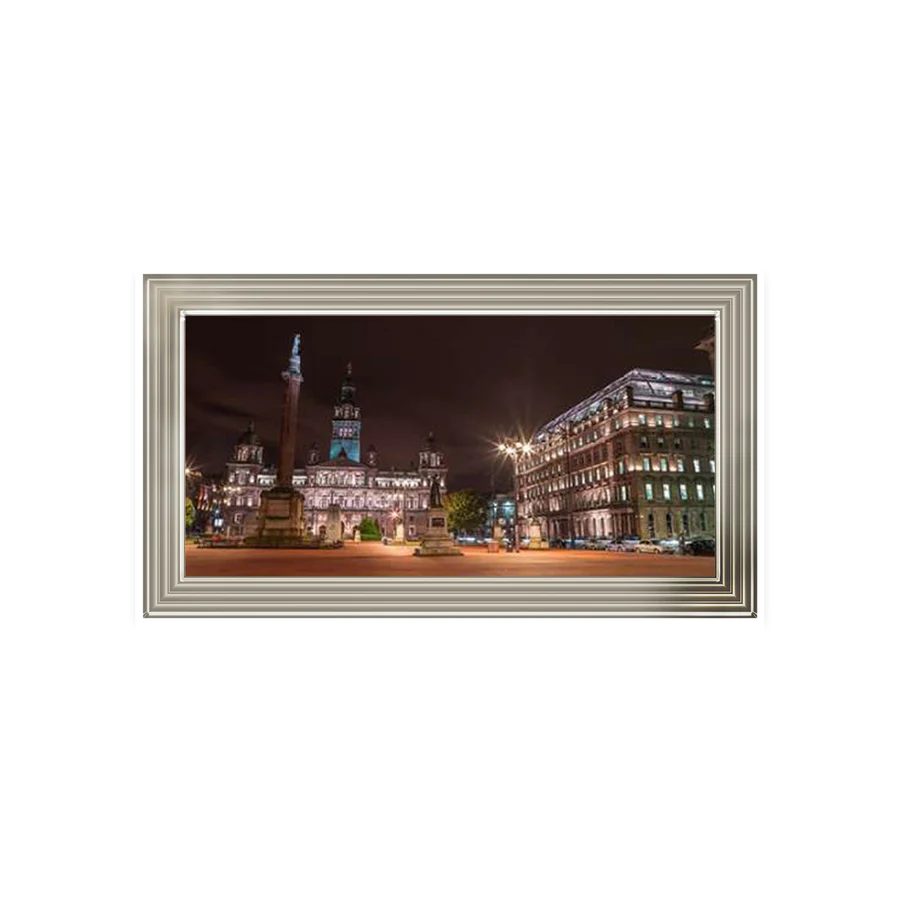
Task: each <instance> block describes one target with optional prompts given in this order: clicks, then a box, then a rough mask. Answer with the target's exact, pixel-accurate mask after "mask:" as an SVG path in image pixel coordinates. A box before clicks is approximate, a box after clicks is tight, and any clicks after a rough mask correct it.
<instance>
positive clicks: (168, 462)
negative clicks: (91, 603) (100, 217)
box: [143, 275, 757, 618]
mask: <svg viewBox="0 0 900 900" xmlns="http://www.w3.org/2000/svg"><path fill="white" fill-rule="evenodd" d="M756 295H757V278H756V276H755V275H650V276H648V275H542V276H537V275H525V276H516V275H473V276H468V275H433V276H425V275H414V276H390V275H361V276H320V275H285V276H276V275H241V276H235V275H145V276H144V278H143V325H144V333H143V352H144V358H143V373H144V382H143V404H144V410H143V528H144V535H143V593H144V597H143V602H144V607H143V614H144V616H145V617H151V618H153V617H179V616H180V617H183V616H269V617H271V616H338V617H339V616H645V617H646V616H686V617H689V616H718V617H727V616H738V617H755V616H756V614H757V597H756V595H757V573H756V566H757V562H756V548H757V535H756V529H757V501H756V491H757V470H756V466H757V447H756V418H757V417H756V301H757V296H756ZM438 313H440V314H445V315H446V314H465V315H472V314H491V315H542V314H547V315H549V314H552V315H576V314H577V315H586V314H588V315H594V314H595V315H599V316H602V315H608V314H616V315H623V314H632V315H661V314H665V315H673V314H676V315H678V314H681V315H688V314H692V315H697V314H701V315H711V316H714V318H715V329H716V359H715V383H716V404H715V415H716V435H717V439H716V476H715V477H716V497H717V501H716V534H717V556H716V574H715V577H707V578H649V577H648V578H643V577H641V578H616V577H599V578H582V577H559V578H499V577H497V578H465V577H448V578H416V577H403V578H383V577H382V578H378V577H372V578H361V577H356V578H340V577H331V578H323V577H318V578H278V577H266V578H245V577H235V578H199V577H191V578H186V577H185V574H184V516H183V514H182V511H183V504H184V488H185V484H184V480H185V453H184V410H185V405H184V400H185V385H184V363H185V327H184V326H185V320H186V318H187V317H188V316H194V315H236V314H240V315H297V316H302V315H323V314H329V315H333V314H339V315H379V314H382V315H388V314H391V315H398V314H402V315H433V314H438ZM574 399H577V398H573V400H574Z"/></svg>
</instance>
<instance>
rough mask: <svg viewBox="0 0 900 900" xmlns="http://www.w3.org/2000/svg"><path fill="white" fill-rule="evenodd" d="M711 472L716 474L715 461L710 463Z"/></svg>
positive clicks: (712, 460)
mask: <svg viewBox="0 0 900 900" xmlns="http://www.w3.org/2000/svg"><path fill="white" fill-rule="evenodd" d="M709 471H710V472H712V473H713V475H715V473H716V461H715V460H714V459H711V460H710V461H709Z"/></svg>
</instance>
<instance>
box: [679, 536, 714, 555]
mask: <svg viewBox="0 0 900 900" xmlns="http://www.w3.org/2000/svg"><path fill="white" fill-rule="evenodd" d="M684 552H685V553H687V554H688V555H690V556H715V555H716V542H715V541H714V540H711V539H710V538H695V539H694V540H690V541H686V542H685V545H684Z"/></svg>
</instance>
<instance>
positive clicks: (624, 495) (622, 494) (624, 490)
mask: <svg viewBox="0 0 900 900" xmlns="http://www.w3.org/2000/svg"><path fill="white" fill-rule="evenodd" d="M619 499H620V500H627V499H628V487H627V485H624V484H622V485H619Z"/></svg>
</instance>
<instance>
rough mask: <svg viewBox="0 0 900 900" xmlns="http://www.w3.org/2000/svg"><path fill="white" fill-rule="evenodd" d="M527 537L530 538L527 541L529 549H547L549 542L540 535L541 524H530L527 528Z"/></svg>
mask: <svg viewBox="0 0 900 900" xmlns="http://www.w3.org/2000/svg"><path fill="white" fill-rule="evenodd" d="M528 537H529V538H530V539H531V540H530V541H529V542H528V549H529V550H549V549H550V544H549V543H548V542H547V541H545V540H544V539H543V537H541V526H540V525H531V526H529V528H528Z"/></svg>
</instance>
